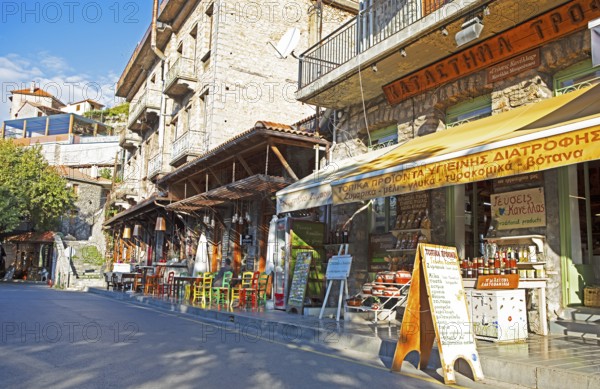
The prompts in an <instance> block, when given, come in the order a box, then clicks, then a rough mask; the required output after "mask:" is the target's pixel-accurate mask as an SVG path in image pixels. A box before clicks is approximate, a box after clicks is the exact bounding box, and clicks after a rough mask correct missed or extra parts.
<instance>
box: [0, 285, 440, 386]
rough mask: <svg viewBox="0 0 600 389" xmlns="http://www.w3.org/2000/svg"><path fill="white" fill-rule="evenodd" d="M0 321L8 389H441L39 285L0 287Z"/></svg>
mask: <svg viewBox="0 0 600 389" xmlns="http://www.w3.org/2000/svg"><path fill="white" fill-rule="evenodd" d="M0 318H1V319H0V320H1V333H0V352H1V355H2V362H1V363H0V380H1V381H0V386H1V387H6V388H30V387H52V388H107V387H117V388H120V387H167V386H177V387H208V388H217V387H219V388H220V387H236V386H240V385H243V386H245V387H253V388H262V387H271V388H300V387H313V388H314V387H324V386H330V387H331V386H334V387H348V388H365V387H371V386H373V385H374V384H376V385H378V386H381V387H402V388H439V387H442V385H441V384H440V383H438V382H436V381H435V380H434V379H433V378H431V377H429V376H427V375H424V374H423V373H420V372H418V371H416V370H415V371H414V372H410V373H407V375H401V374H394V373H391V372H390V371H389V369H388V367H387V366H386V365H385V364H384V363H383V362H382V361H380V360H377V361H375V360H368V358H365V357H364V355H360V354H359V353H356V352H343V353H342V352H340V351H332V350H330V349H327V348H325V347H323V348H320V347H318V346H317V345H314V344H311V345H302V344H287V343H286V342H284V341H280V340H277V338H276V337H273V339H272V340H271V339H269V336H268V335H267V336H264V335H265V334H263V337H262V338H261V339H260V340H259V339H258V336H256V333H255V331H254V330H255V329H251V328H247V329H245V328H237V329H235V328H234V329H233V330H226V329H225V328H224V327H223V326H224V324H219V323H207V322H205V323H203V322H201V321H200V320H198V319H195V318H193V317H191V316H187V315H181V314H176V313H170V312H165V311H160V310H155V309H150V308H146V307H140V306H136V305H133V304H130V303H125V302H121V301H116V300H112V299H109V298H105V297H101V296H98V295H93V294H87V293H77V292H63V291H57V290H52V289H49V288H48V287H46V286H43V285H34V284H26V283H0ZM417 374H421V375H422V376H421V377H418V378H417V377H415V375H417Z"/></svg>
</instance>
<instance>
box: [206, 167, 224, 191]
mask: <svg viewBox="0 0 600 389" xmlns="http://www.w3.org/2000/svg"><path fill="white" fill-rule="evenodd" d="M208 171H209V172H210V174H212V175H213V177H214V178H215V180H216V181H217V184H219V185H220V186H223V182H221V180H220V179H219V176H217V175H216V174H215V172H214V170H212V168H210V167H209V168H208Z"/></svg>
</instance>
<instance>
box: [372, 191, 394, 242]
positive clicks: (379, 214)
mask: <svg viewBox="0 0 600 389" xmlns="http://www.w3.org/2000/svg"><path fill="white" fill-rule="evenodd" d="M396 213H397V211H396V196H392V197H379V198H376V199H373V203H372V205H371V209H370V213H369V215H370V227H371V233H372V234H382V233H386V232H389V231H390V230H392V229H394V226H395V224H396V216H397V215H396Z"/></svg>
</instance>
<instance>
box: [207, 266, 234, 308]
mask: <svg viewBox="0 0 600 389" xmlns="http://www.w3.org/2000/svg"><path fill="white" fill-rule="evenodd" d="M231 278H233V272H230V271H227V272H225V274H223V280H222V283H221V286H217V287H213V288H212V299H213V301H215V302H216V303H217V305H219V304H221V303H225V304H229V297H230V294H231Z"/></svg>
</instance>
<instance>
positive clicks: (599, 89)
mask: <svg viewBox="0 0 600 389" xmlns="http://www.w3.org/2000/svg"><path fill="white" fill-rule="evenodd" d="M599 126H600V85H598V86H594V87H589V88H585V89H582V90H579V91H575V92H571V93H568V94H565V95H561V96H558V97H554V98H550V99H546V100H543V101H541V102H539V103H535V104H530V105H528V106H525V107H520V108H516V109H513V110H511V111H508V112H504V113H501V114H498V115H494V116H491V117H488V118H484V119H480V120H477V121H474V122H471V123H466V124H463V125H460V126H457V127H454V128H450V129H447V130H444V131H441V132H437V133H434V134H431V135H426V136H422V137H418V138H415V139H412V140H410V141H408V142H406V143H404V144H402V145H398V146H397V147H396V148H395V149H394V150H392V151H391V152H389V153H387V154H386V155H384V156H382V157H380V158H377V159H375V160H373V161H372V162H370V163H368V164H365V165H363V166H362V167H360V168H359V169H358V170H356V171H355V172H353V173H351V174H350V175H348V176H345V177H343V178H341V179H338V180H336V181H334V182H332V184H331V185H332V188H333V202H334V203H338V204H339V203H348V202H354V201H360V200H366V199H371V198H376V197H385V196H392V195H397V194H402V193H407V192H409V191H416V190H426V189H433V188H439V187H443V186H448V185H456V184H464V183H467V182H475V181H482V180H487V179H492V178H500V177H506V176H511V175H517V174H523V173H528V172H534V171H540V170H546V169H551V168H555V167H558V166H564V165H569V164H574V163H579V162H583V161H590V160H594V159H599V158H600V147H599V146H600V129H599V128H600V127H599Z"/></svg>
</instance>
